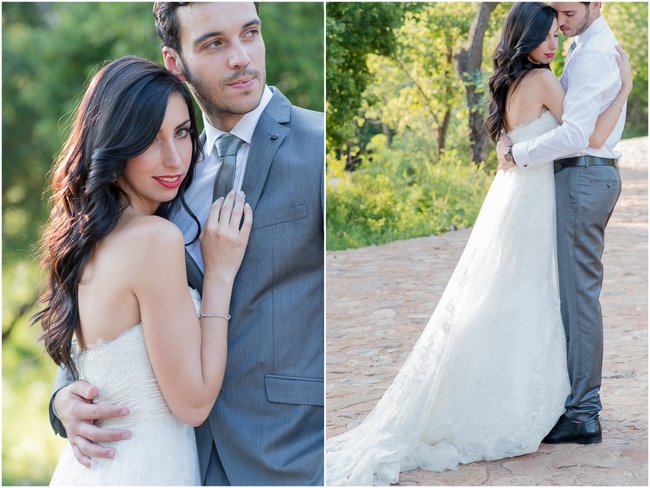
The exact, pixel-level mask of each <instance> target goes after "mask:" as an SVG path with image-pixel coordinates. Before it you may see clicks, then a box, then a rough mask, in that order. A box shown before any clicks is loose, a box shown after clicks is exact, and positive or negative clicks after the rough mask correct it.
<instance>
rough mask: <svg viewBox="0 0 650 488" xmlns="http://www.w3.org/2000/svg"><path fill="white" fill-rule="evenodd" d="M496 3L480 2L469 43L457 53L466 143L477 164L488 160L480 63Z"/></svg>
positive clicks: (470, 32)
mask: <svg viewBox="0 0 650 488" xmlns="http://www.w3.org/2000/svg"><path fill="white" fill-rule="evenodd" d="M497 3H498V2H482V3H481V6H480V8H479V11H478V14H477V15H476V18H475V19H474V22H473V23H472V28H471V29H470V31H469V43H468V45H467V47H466V48H462V49H461V50H460V52H459V53H458V55H457V56H456V61H457V62H458V72H459V73H460V77H461V78H462V80H463V82H464V84H465V90H466V93H467V107H468V108H469V145H470V148H471V151H472V161H473V162H474V163H476V164H480V163H482V162H483V161H485V160H486V159H487V153H488V133H487V129H486V128H485V122H484V120H483V115H482V113H481V91H480V90H477V88H479V87H478V86H477V85H480V84H481V82H482V79H481V62H482V61H483V38H484V37H485V31H486V30H487V26H488V21H489V19H490V14H491V13H492V11H493V10H494V8H495V7H496V6H497Z"/></svg>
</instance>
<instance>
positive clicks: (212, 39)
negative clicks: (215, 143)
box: [164, 2, 266, 131]
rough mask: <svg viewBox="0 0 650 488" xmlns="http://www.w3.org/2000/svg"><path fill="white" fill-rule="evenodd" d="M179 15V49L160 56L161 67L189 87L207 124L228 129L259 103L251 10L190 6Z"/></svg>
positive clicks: (258, 58) (258, 53)
mask: <svg viewBox="0 0 650 488" xmlns="http://www.w3.org/2000/svg"><path fill="white" fill-rule="evenodd" d="M177 15H178V17H177V18H178V25H179V32H180V36H179V37H180V45H181V49H180V53H176V52H171V53H170V54H165V53H164V55H165V64H166V65H167V68H168V69H170V70H171V71H172V72H175V73H176V74H177V75H179V76H180V78H181V79H184V80H186V81H187V82H188V83H189V85H190V89H191V91H192V93H193V94H194V96H195V97H196V99H197V102H198V103H199V105H200V106H201V109H202V110H203V112H204V114H205V115H206V116H207V117H208V120H209V121H210V123H211V124H212V125H214V126H215V127H217V128H219V129H221V130H225V131H229V130H230V129H231V128H232V126H234V125H235V124H236V123H237V121H238V120H239V119H241V117H242V116H243V115H244V114H246V113H248V112H250V111H251V110H254V109H255V108H256V107H257V106H258V105H259V103H260V99H261V97H262V92H263V90H264V85H265V82H266V64H265V47H264V40H263V39H262V31H261V22H260V19H259V17H258V15H257V11H256V9H255V6H254V4H253V3H252V2H251V3H200V2H193V3H190V4H188V5H187V6H183V7H179V8H178V10H177ZM169 56H172V57H173V59H168V58H169ZM168 61H172V63H171V64H173V65H174V66H170V63H169V62H168Z"/></svg>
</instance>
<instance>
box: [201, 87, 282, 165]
mask: <svg viewBox="0 0 650 488" xmlns="http://www.w3.org/2000/svg"><path fill="white" fill-rule="evenodd" d="M272 97H273V92H272V91H271V89H270V88H269V87H268V85H265V86H264V91H263V92H262V98H261V99H260V103H259V105H258V106H257V107H256V108H255V109H254V110H251V111H250V112H248V113H246V114H244V116H243V117H242V118H241V119H239V122H237V123H236V124H235V126H234V127H233V128H232V129H231V130H230V133H231V134H233V135H235V136H237V137H239V138H240V139H241V140H242V141H244V142H246V143H248V144H250V143H251V140H253V132H255V127H256V126H257V122H258V121H259V120H260V116H261V115H262V112H264V109H265V108H266V106H267V105H268V104H269V102H270V101H271V98H272ZM203 127H204V129H205V146H204V148H205V157H206V158H208V157H210V155H211V154H212V148H213V147H214V142H215V141H216V140H217V139H218V138H219V137H220V136H221V135H222V134H224V133H225V132H224V131H222V130H219V129H217V128H216V127H213V126H212V124H210V122H208V119H207V117H206V116H205V114H204V115H203Z"/></svg>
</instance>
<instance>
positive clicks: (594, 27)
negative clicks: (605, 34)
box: [575, 15, 607, 47]
mask: <svg viewBox="0 0 650 488" xmlns="http://www.w3.org/2000/svg"><path fill="white" fill-rule="evenodd" d="M606 27H607V22H605V18H604V17H603V16H602V15H601V16H600V17H598V18H597V19H596V20H594V21H593V22H592V23H591V25H590V26H589V27H587V30H586V31H584V32H583V33H582V34H580V35H579V36H577V37H576V39H575V42H576V47H578V46H580V45H582V44H584V43H585V42H587V41H588V40H589V39H591V38H592V37H594V36H595V35H596V34H598V33H599V32H600V31H602V30H603V29H605V28H606Z"/></svg>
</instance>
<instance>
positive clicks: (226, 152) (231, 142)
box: [216, 132, 244, 158]
mask: <svg viewBox="0 0 650 488" xmlns="http://www.w3.org/2000/svg"><path fill="white" fill-rule="evenodd" d="M243 143H244V141H242V140H241V139H240V138H239V137H237V136H235V135H233V134H231V133H230V132H226V133H224V134H221V135H220V136H219V138H218V139H217V141H216V145H217V150H218V151H219V157H221V158H225V157H226V156H236V155H237V151H239V148H240V147H241V145H242V144H243Z"/></svg>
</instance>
